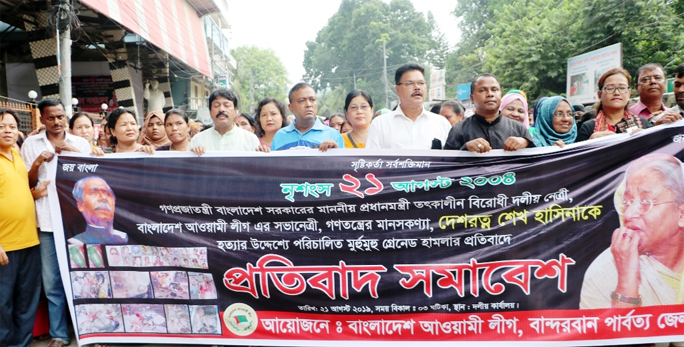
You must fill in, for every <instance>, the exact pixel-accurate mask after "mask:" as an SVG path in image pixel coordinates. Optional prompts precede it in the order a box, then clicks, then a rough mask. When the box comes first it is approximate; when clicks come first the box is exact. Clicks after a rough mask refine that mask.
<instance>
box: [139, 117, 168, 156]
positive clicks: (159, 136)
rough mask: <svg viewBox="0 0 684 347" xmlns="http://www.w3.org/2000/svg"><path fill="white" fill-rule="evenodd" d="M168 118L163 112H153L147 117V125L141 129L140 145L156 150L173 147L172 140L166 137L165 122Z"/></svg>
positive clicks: (144, 124)
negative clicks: (162, 147)
mask: <svg viewBox="0 0 684 347" xmlns="http://www.w3.org/2000/svg"><path fill="white" fill-rule="evenodd" d="M165 119H166V117H165V116H164V113H162V112H161V111H152V112H150V113H148V114H147V115H146V116H145V123H143V126H142V129H140V137H138V143H139V144H141V145H149V146H152V147H154V148H155V149H157V148H159V147H161V146H169V145H171V140H169V138H168V137H167V136H166V130H165V129H164V120H165Z"/></svg>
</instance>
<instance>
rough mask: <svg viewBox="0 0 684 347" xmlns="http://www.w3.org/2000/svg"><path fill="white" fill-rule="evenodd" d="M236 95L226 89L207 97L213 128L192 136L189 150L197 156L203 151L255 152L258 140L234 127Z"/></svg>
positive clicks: (236, 106) (245, 131) (254, 136)
mask: <svg viewBox="0 0 684 347" xmlns="http://www.w3.org/2000/svg"><path fill="white" fill-rule="evenodd" d="M237 109H238V99H237V95H235V93H233V92H232V91H230V90H227V89H219V90H215V91H214V92H213V93H211V95H210V96H209V115H211V120H212V121H214V127H213V128H211V129H207V130H205V131H202V132H201V133H199V134H197V135H195V136H193V138H192V140H191V141H190V149H191V150H192V151H193V152H195V153H196V154H197V155H202V154H203V153H204V152H205V151H255V150H257V149H258V147H259V139H258V138H257V137H256V135H254V133H250V132H249V131H247V130H245V129H242V128H240V127H238V126H235V116H236V115H237Z"/></svg>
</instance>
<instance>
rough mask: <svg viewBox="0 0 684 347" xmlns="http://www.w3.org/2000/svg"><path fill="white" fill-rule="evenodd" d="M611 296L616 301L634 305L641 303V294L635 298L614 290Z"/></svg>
mask: <svg viewBox="0 0 684 347" xmlns="http://www.w3.org/2000/svg"><path fill="white" fill-rule="evenodd" d="M610 298H611V299H613V300H615V301H619V302H624V303H628V304H632V305H641V296H637V297H636V298H635V297H631V296H623V295H620V294H618V293H616V292H612V293H610Z"/></svg>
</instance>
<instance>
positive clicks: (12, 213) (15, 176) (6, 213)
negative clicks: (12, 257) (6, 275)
mask: <svg viewBox="0 0 684 347" xmlns="http://www.w3.org/2000/svg"><path fill="white" fill-rule="evenodd" d="M11 151H12V160H11V161H10V160H9V159H7V158H6V157H5V156H4V155H0V206H2V208H0V246H2V248H3V249H4V250H5V252H11V251H18V250H20V249H25V248H29V247H32V246H35V245H37V244H39V243H40V241H39V240H38V233H37V232H36V210H35V208H34V207H33V196H32V195H31V189H29V185H28V184H29V183H28V171H27V170H26V165H25V164H24V161H23V160H21V156H20V155H19V152H17V150H16V149H14V148H12V149H11ZM2 280H3V281H4V279H2Z"/></svg>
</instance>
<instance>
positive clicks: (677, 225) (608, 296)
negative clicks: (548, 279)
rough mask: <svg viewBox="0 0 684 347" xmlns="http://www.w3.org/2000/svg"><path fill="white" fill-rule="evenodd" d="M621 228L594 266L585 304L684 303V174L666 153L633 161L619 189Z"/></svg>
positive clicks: (585, 285)
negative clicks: (683, 276)
mask: <svg viewBox="0 0 684 347" xmlns="http://www.w3.org/2000/svg"><path fill="white" fill-rule="evenodd" d="M615 206H616V209H617V210H618V213H619V215H620V216H621V222H622V223H621V224H622V227H620V228H617V229H615V231H614V232H613V238H612V242H611V245H610V248H609V249H606V250H605V251H604V252H603V253H601V255H599V256H598V258H596V259H595V260H594V262H593V263H592V264H591V265H590V266H589V269H588V270H587V272H586V274H585V276H584V283H583V284H582V292H581V295H580V308H582V309H593V308H609V307H622V308H634V307H638V306H654V305H672V304H681V303H682V302H684V290H682V283H684V282H682V280H681V274H682V271H683V270H684V177H683V175H682V163H681V162H680V161H679V160H678V159H677V158H675V157H673V156H671V155H666V154H652V155H647V156H644V157H642V158H640V159H638V160H636V161H634V162H633V163H632V164H631V165H630V167H629V168H628V169H627V172H626V173H625V179H624V181H623V183H622V184H621V185H620V186H619V187H618V189H617V191H616V193H615Z"/></svg>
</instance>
